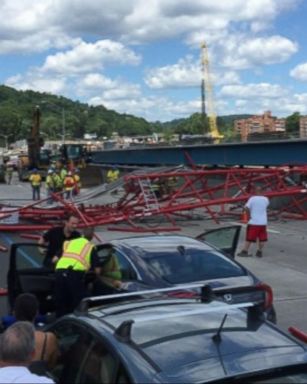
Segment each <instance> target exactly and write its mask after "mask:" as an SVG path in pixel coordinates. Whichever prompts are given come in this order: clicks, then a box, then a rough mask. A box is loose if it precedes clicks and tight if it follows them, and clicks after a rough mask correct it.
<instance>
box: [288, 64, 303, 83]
mask: <svg viewBox="0 0 307 384" xmlns="http://www.w3.org/2000/svg"><path fill="white" fill-rule="evenodd" d="M290 76H292V77H294V78H295V79H296V80H301V81H307V62H306V63H302V64H299V65H297V66H296V67H295V68H293V69H292V70H291V71H290Z"/></svg>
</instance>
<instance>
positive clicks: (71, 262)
mask: <svg viewBox="0 0 307 384" xmlns="http://www.w3.org/2000/svg"><path fill="white" fill-rule="evenodd" d="M92 248H93V244H91V243H90V242H89V241H88V240H87V239H85V238H83V237H80V238H78V239H74V240H70V241H65V242H64V246H63V254H62V256H61V258H60V260H59V261H58V262H57V265H56V267H55V269H69V268H70V267H72V269H73V270H74V271H84V272H85V271H88V270H89V269H90V259H91V252H92Z"/></svg>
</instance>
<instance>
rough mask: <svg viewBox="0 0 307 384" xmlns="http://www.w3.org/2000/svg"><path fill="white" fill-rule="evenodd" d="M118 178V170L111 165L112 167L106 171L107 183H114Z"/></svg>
mask: <svg viewBox="0 0 307 384" xmlns="http://www.w3.org/2000/svg"><path fill="white" fill-rule="evenodd" d="M118 178H119V170H118V168H117V167H116V165H112V167H111V168H110V169H109V170H108V173H107V183H114V181H116V180H117V179H118Z"/></svg>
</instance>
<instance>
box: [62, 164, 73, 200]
mask: <svg viewBox="0 0 307 384" xmlns="http://www.w3.org/2000/svg"><path fill="white" fill-rule="evenodd" d="M63 187H64V192H65V198H66V199H67V200H68V199H71V198H72V193H73V190H74V188H75V179H74V177H73V175H72V173H71V172H70V171H69V172H68V173H67V175H66V176H65V178H64V182H63Z"/></svg>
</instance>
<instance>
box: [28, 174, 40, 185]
mask: <svg viewBox="0 0 307 384" xmlns="http://www.w3.org/2000/svg"><path fill="white" fill-rule="evenodd" d="M29 180H30V182H31V184H32V185H33V187H37V186H39V185H40V184H41V181H42V178H41V175H40V174H39V173H34V174H32V175H31V176H30V177H29Z"/></svg>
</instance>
